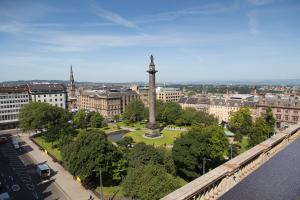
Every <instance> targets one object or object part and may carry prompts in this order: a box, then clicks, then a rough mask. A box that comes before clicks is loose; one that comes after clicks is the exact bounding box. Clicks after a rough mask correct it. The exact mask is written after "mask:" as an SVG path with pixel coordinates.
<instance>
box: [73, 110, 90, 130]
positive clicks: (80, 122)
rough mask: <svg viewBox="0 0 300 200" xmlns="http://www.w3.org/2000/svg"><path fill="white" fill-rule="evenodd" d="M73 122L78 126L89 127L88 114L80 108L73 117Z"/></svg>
mask: <svg viewBox="0 0 300 200" xmlns="http://www.w3.org/2000/svg"><path fill="white" fill-rule="evenodd" d="M73 123H74V125H75V126H76V127H77V128H87V126H88V121H87V114H86V113H85V111H84V110H82V109H81V110H78V111H77V113H76V114H75V116H74V117H73Z"/></svg>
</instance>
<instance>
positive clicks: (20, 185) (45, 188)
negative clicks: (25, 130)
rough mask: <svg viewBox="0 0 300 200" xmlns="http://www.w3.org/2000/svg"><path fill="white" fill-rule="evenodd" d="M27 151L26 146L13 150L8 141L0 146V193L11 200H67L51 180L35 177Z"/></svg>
mask: <svg viewBox="0 0 300 200" xmlns="http://www.w3.org/2000/svg"><path fill="white" fill-rule="evenodd" d="M1 136H2V135H1ZM6 136H8V137H9V136H10V135H9V134H7V135H6ZM27 150H30V147H29V146H27V145H26V144H23V145H22V148H21V149H19V150H15V149H14V148H13V145H12V144H11V142H10V141H8V142H7V143H5V144H1V145H0V163H1V164H0V179H1V182H2V183H3V188H2V189H1V190H0V193H2V192H8V194H9V195H10V197H11V198H12V199H17V200H18V199H20V200H23V199H24V200H25V199H26V200H27V199H28V200H31V199H32V200H39V199H44V200H53V199H60V200H67V198H66V197H65V195H64V194H63V192H62V191H61V190H60V188H59V187H58V186H57V185H56V184H55V180H54V179H53V178H50V180H41V179H40V178H39V177H38V176H37V173H36V171H35V169H36V168H35V166H36V165H35V164H34V162H33V160H32V159H31V158H30V157H29V156H28V154H27Z"/></svg>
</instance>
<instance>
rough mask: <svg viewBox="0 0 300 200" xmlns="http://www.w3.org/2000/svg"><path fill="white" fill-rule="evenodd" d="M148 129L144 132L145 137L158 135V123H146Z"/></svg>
mask: <svg viewBox="0 0 300 200" xmlns="http://www.w3.org/2000/svg"><path fill="white" fill-rule="evenodd" d="M147 127H148V131H147V132H146V133H145V136H146V137H151V138H154V137H159V136H160V127H159V123H157V122H156V123H149V124H148V126H147Z"/></svg>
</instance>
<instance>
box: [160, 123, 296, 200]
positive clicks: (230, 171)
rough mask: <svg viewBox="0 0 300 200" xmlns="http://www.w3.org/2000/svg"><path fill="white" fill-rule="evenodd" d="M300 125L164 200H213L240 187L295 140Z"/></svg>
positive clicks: (291, 127) (250, 150)
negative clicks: (246, 178) (240, 183)
mask: <svg viewBox="0 0 300 200" xmlns="http://www.w3.org/2000/svg"><path fill="white" fill-rule="evenodd" d="M299 135H300V125H299V124H296V125H292V126H290V127H289V128H287V129H286V130H284V131H282V132H280V133H277V134H276V135H274V136H272V137H271V138H269V139H267V140H266V141H264V142H262V143H260V144H258V145H256V146H255V147H253V148H251V149H249V150H248V151H246V152H244V153H242V154H240V155H239V156H237V157H235V158H233V159H231V160H229V161H227V162H226V163H224V164H222V165H220V166H218V167H217V168H215V169H213V170H211V171H209V172H208V173H206V174H204V175H202V176H200V177H199V178H197V179H195V180H194V181H192V182H190V183H188V184H186V185H184V186H183V187H181V188H179V189H177V190H175V191H174V192H172V193H170V194H168V195H167V196H165V197H163V198H162V199H161V200H214V199H218V198H219V197H220V196H222V195H223V194H224V193H226V192H227V191H228V190H229V189H231V188H232V187H234V186H235V185H236V184H238V183H239V182H240V181H241V180H243V179H244V178H245V177H246V176H248V175H249V174H251V173H252V172H253V171H255V170H256V169H257V168H258V167H260V166H261V165H262V164H264V163H265V162H266V161H268V160H269V159H270V158H271V157H272V156H274V155H275V154H276V153H278V152H279V151H280V150H282V149H283V148H285V147H286V146H287V145H288V144H289V143H291V142H293V141H294V140H296V139H297V138H298V137H299Z"/></svg>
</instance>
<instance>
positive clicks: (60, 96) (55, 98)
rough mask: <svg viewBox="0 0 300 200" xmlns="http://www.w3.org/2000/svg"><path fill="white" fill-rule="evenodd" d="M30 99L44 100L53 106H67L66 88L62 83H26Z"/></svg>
mask: <svg viewBox="0 0 300 200" xmlns="http://www.w3.org/2000/svg"><path fill="white" fill-rule="evenodd" d="M28 89H29V94H30V100H31V101H33V102H45V103H49V104H51V105H53V106H57V107H61V108H65V109H66V108H67V90H66V88H65V86H64V85H63V84H31V85H28Z"/></svg>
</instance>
